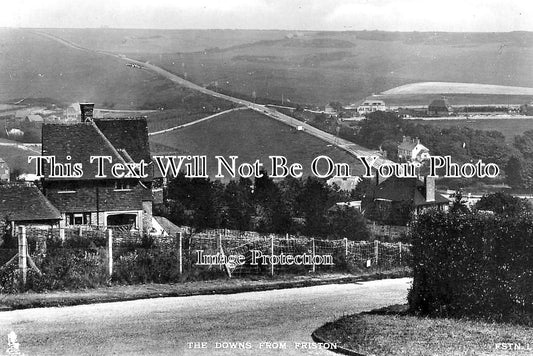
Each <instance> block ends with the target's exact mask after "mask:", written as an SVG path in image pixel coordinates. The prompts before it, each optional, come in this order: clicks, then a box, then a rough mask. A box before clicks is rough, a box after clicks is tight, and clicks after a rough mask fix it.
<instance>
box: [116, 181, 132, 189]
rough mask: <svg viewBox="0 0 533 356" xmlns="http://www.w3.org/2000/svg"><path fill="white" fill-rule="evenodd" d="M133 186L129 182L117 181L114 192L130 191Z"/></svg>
mask: <svg viewBox="0 0 533 356" xmlns="http://www.w3.org/2000/svg"><path fill="white" fill-rule="evenodd" d="M133 186H134V184H133V182H131V181H127V180H117V181H115V190H131V189H132V188H133Z"/></svg>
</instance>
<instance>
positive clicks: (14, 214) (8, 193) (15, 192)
mask: <svg viewBox="0 0 533 356" xmlns="http://www.w3.org/2000/svg"><path fill="white" fill-rule="evenodd" d="M6 217H7V219H8V220H9V221H40V220H60V219H61V214H60V213H59V210H57V209H56V208H55V207H54V206H53V205H52V203H50V201H48V199H46V197H45V196H44V195H43V193H41V191H40V190H39V189H38V188H37V187H36V186H35V185H33V184H32V183H9V184H4V185H0V219H4V218H6Z"/></svg>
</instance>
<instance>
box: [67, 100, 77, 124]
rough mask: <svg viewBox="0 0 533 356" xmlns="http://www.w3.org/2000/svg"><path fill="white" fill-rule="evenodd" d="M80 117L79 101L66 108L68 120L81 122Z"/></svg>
mask: <svg viewBox="0 0 533 356" xmlns="http://www.w3.org/2000/svg"><path fill="white" fill-rule="evenodd" d="M80 117H81V109H80V104H79V103H75V104H72V105H70V106H69V107H68V108H67V109H66V110H65V119H66V120H67V121H75V122H79V121H80Z"/></svg>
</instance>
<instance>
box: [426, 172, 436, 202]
mask: <svg viewBox="0 0 533 356" xmlns="http://www.w3.org/2000/svg"><path fill="white" fill-rule="evenodd" d="M424 185H425V186H426V202H434V201H435V177H428V176H426V177H425V178H424Z"/></svg>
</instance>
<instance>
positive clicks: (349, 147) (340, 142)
mask: <svg viewBox="0 0 533 356" xmlns="http://www.w3.org/2000/svg"><path fill="white" fill-rule="evenodd" d="M33 32H34V33H36V34H38V35H41V36H44V37H47V38H49V39H52V40H54V41H57V42H59V43H62V44H64V45H66V46H68V47H71V48H74V49H78V50H81V51H87V52H94V53H99V54H103V55H108V56H112V57H116V58H119V59H121V60H124V61H127V62H128V63H135V64H138V65H140V66H142V67H143V68H144V69H148V70H151V71H153V72H155V73H157V74H159V75H161V76H162V77H165V78H167V79H169V80H170V81H172V82H174V83H176V84H179V85H181V86H184V87H187V88H190V89H193V90H196V91H199V92H201V93H204V94H206V95H210V96H213V97H217V98H220V99H225V100H228V101H230V102H233V103H235V104H238V105H242V106H245V107H247V108H249V109H252V110H255V111H257V112H260V113H262V114H264V115H267V116H269V117H271V118H273V119H275V120H277V121H280V122H282V123H284V124H286V125H289V126H291V127H294V128H297V127H298V126H300V127H301V128H303V130H304V131H305V132H307V133H308V134H310V135H313V136H315V137H318V138H320V139H321V140H323V141H325V142H327V143H329V144H331V145H333V146H337V147H339V148H341V149H343V150H345V151H346V152H348V153H349V154H351V155H353V156H355V157H356V158H359V157H363V156H376V157H378V158H377V159H376V161H375V162H374V164H373V167H375V168H377V167H379V166H381V165H382V164H384V163H392V162H391V161H389V160H387V159H385V158H383V157H382V154H381V152H379V151H376V150H369V149H367V148H364V147H362V146H359V145H357V144H355V143H353V142H350V141H348V140H345V139H342V138H339V137H337V136H335V135H332V134H330V133H327V132H324V131H322V130H320V129H317V128H316V127H313V126H311V125H309V124H306V123H304V122H302V121H299V120H296V119H294V118H292V117H290V116H288V115H285V114H282V113H280V112H279V111H277V110H275V109H273V108H269V107H266V106H264V105H260V104H256V103H253V102H251V101H247V100H244V99H239V98H235V97H232V96H229V95H225V94H221V93H218V92H216V91H213V90H210V89H207V88H204V87H202V86H200V85H197V84H195V83H193V82H190V81H188V80H186V79H184V78H182V77H180V76H178V75H176V74H174V73H171V72H169V71H167V70H165V69H163V68H161V67H158V66H155V65H153V64H151V63H149V62H141V61H138V60H136V59H133V58H128V57H126V56H125V55H122V54H117V53H113V52H107V51H101V50H92V49H89V48H85V47H81V46H79V45H77V44H75V43H72V42H70V41H67V40H64V39H62V38H60V37H57V36H54V35H51V34H49V33H46V32H43V31H33Z"/></svg>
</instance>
